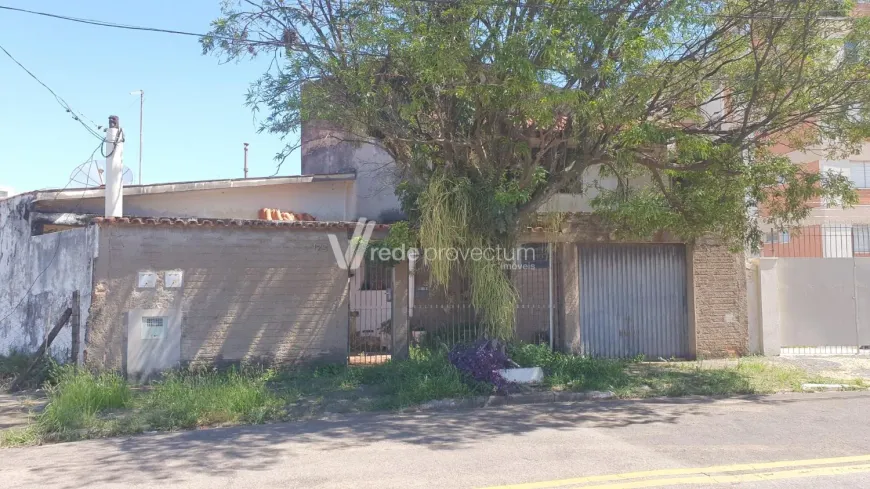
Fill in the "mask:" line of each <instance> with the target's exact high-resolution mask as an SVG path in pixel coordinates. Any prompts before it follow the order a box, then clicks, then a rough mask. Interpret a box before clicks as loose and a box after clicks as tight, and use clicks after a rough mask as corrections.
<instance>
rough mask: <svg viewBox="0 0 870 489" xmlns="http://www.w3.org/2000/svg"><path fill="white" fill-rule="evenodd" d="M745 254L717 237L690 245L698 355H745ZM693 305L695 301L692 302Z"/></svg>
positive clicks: (746, 326) (746, 323) (746, 344)
mask: <svg viewBox="0 0 870 489" xmlns="http://www.w3.org/2000/svg"><path fill="white" fill-rule="evenodd" d="M744 263H745V260H744V258H743V255H741V254H738V253H733V252H732V251H731V250H730V249H729V248H728V246H725V245H723V244H721V243H717V242H716V241H715V240H712V239H706V240H700V241H699V242H698V243H696V244H695V245H694V246H693V247H692V248H691V258H690V264H689V265H690V274H691V279H692V290H691V291H690V292H691V295H692V296H693V298H694V301H693V302H694V309H693V311H690V313H692V314H693V315H694V329H695V332H694V333H695V353H696V355H697V357H698V358H705V357H722V356H734V355H745V354H746V353H747V351H748V348H749V324H748V318H747V310H746V307H747V306H746V271H745V264H744ZM690 307H692V302H690Z"/></svg>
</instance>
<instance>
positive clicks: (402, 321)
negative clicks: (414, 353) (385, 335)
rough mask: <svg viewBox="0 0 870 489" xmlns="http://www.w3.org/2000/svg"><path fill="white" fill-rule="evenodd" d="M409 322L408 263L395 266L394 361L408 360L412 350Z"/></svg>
mask: <svg viewBox="0 0 870 489" xmlns="http://www.w3.org/2000/svg"><path fill="white" fill-rule="evenodd" d="M410 336H411V332H410V322H409V320H408V261H407V260H403V261H401V262H399V263H397V264H396V265H394V266H393V311H392V340H393V345H392V351H391V354H392V359H393V360H404V359H406V358H408V355H409V348H410Z"/></svg>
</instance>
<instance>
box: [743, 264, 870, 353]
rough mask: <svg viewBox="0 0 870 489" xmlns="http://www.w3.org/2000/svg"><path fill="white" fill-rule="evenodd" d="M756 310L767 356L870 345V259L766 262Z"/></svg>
mask: <svg viewBox="0 0 870 489" xmlns="http://www.w3.org/2000/svg"><path fill="white" fill-rule="evenodd" d="M754 267H755V269H756V270H757V274H758V276H759V280H758V287H759V292H758V294H757V295H750V296H749V299H750V300H755V301H758V305H757V306H755V307H754V309H757V310H758V311H759V315H760V336H761V339H762V343H763V351H764V354H765V355H779V354H780V349H781V348H785V349H788V350H787V351H791V352H797V353H800V352H801V351H803V350H806V351H807V352H808V353H811V352H812V351H819V352H822V353H825V352H830V353H852V354H854V353H857V352H858V348H859V347H860V346H866V345H870V258H762V259H760V260H757V261H756V262H755V263H754Z"/></svg>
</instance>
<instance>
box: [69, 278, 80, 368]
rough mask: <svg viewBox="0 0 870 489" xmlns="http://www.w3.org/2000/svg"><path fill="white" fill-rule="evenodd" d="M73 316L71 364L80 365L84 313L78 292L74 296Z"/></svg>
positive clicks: (71, 317) (71, 325)
mask: <svg viewBox="0 0 870 489" xmlns="http://www.w3.org/2000/svg"><path fill="white" fill-rule="evenodd" d="M70 307H71V308H72V315H71V316H70V319H69V321H70V323H69V324H70V328H71V329H72V342H71V345H72V346H71V349H72V351H71V352H70V358H69V359H70V363H72V364H73V365H78V364H79V349H81V343H80V342H81V329H82V323H81V321H82V311H81V300H80V297H79V291H78V290H76V291H75V292H73V295H72V304H71V306H70Z"/></svg>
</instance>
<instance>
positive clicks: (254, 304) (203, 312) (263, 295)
mask: <svg viewBox="0 0 870 489" xmlns="http://www.w3.org/2000/svg"><path fill="white" fill-rule="evenodd" d="M335 234H336V235H337V236H338V238H339V242H340V243H341V244H342V246H347V238H346V237H345V236H346V231H344V230H339V232H336V233H335ZM172 270H178V271H181V272H182V273H183V285H182V287H180V288H168V287H166V284H165V277H166V272H167V271H172ZM142 271H152V272H155V273H156V275H157V278H156V286H155V287H154V288H141V287H138V286H137V285H138V282H137V276H138V273H139V272H142ZM94 280H95V293H94V301H93V306H92V313H91V321H90V325H89V330H88V338H87V355H86V356H87V362H88V363H89V364H91V365H96V366H100V367H105V368H111V369H116V370H125V369H126V367H127V366H126V364H125V363H126V358H125V356H126V354H127V352H125V349H126V348H125V346H126V345H127V335H128V328H129V334H130V335H133V334H138V332H137V331H138V330H137V329H136V328H138V326H139V324H132V323H129V321H128V319H127V318H128V316H129V315H131V311H132V312H137V313H138V312H139V311H140V310H142V309H157V310H163V311H169V312H168V313H167V314H168V315H173V314H178V316H179V317H180V320H179V322H180V324H179V325H178V327H180V329H181V336H180V342H179V343H180V344H179V345H178V348H179V350H180V351H178V355H177V358H178V359H179V360H180V361H181V362H182V363H186V362H192V363H222V362H237V361H265V362H270V363H271V362H278V363H293V362H300V361H328V362H340V363H343V362H344V361H345V360H346V353H347V341H348V336H347V335H348V327H347V324H348V313H347V311H348V306H347V280H348V279H347V271H344V270H341V269H339V268H338V266H337V265H336V263H335V258H334V256H333V253H332V251H331V249H330V246H329V242H328V240H327V234H326V233H325V232H323V231H308V230H288V229H286V228H283V229H282V228H270V229H258V228H245V227H219V226H216V227H195V228H193V227H184V226H177V225H176V226H169V225H167V226H147V225H145V226H142V225H116V224H102V225H101V232H100V258H99V259H98V260H97V263H96V269H95V279H94Z"/></svg>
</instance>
